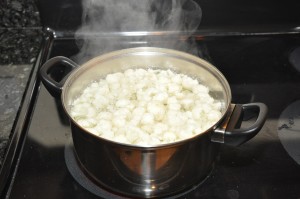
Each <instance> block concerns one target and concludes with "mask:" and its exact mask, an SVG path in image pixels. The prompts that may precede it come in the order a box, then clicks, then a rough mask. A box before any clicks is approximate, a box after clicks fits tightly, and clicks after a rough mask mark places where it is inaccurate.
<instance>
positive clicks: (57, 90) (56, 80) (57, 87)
mask: <svg viewBox="0 0 300 199" xmlns="http://www.w3.org/2000/svg"><path fill="white" fill-rule="evenodd" d="M76 67H78V65H77V64H76V63H75V62H73V61H72V60H70V59H69V58H66V57H63V56H57V57H53V58H51V59H49V60H48V61H47V62H46V63H44V64H43V65H42V67H41V69H40V77H41V79H42V82H43V84H44V85H45V87H46V88H47V90H48V91H49V93H50V94H51V95H52V96H53V97H55V98H59V97H60V95H61V92H62V88H63V85H64V83H65V81H66V80H67V78H68V76H69V74H70V72H71V71H72V70H73V69H74V68H76Z"/></svg>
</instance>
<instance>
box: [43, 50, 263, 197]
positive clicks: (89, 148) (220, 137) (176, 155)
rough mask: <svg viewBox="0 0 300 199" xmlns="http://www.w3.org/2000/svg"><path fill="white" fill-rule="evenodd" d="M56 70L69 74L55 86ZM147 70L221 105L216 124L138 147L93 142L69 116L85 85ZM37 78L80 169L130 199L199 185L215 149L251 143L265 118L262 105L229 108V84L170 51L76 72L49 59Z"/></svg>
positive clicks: (121, 55)
mask: <svg viewBox="0 0 300 199" xmlns="http://www.w3.org/2000/svg"><path fill="white" fill-rule="evenodd" d="M57 67H66V68H69V69H70V71H71V72H70V73H68V74H67V75H66V76H65V77H64V78H63V79H62V80H61V81H57V80H56V79H55V78H53V71H54V70H53V69H54V68H57ZM152 67H154V68H160V69H171V70H173V71H176V72H179V73H184V74H187V75H189V76H192V77H195V78H197V79H198V80H199V81H200V82H201V83H202V84H204V85H206V86H207V87H209V89H210V94H211V95H212V96H213V97H214V98H215V99H216V100H219V101H220V102H221V103H222V110H221V112H222V118H220V120H219V121H217V122H216V123H215V124H214V125H212V126H211V127H210V128H209V129H208V130H207V131H205V132H199V135H197V136H195V137H192V138H190V139H186V140H183V141H179V142H174V143H169V144H164V145H158V146H154V147H141V146H133V145H127V144H122V143H117V142H113V141H110V140H106V139H103V138H101V137H97V136H95V135H94V134H92V133H90V132H88V131H87V130H85V129H83V128H82V127H81V126H80V125H79V124H77V123H76V121H75V120H73V119H72V117H71V116H70V104H71V101H72V100H73V99H74V98H75V97H76V96H78V95H79V94H80V92H81V91H82V90H83V89H84V88H85V87H86V86H87V85H88V84H89V83H90V82H92V81H94V80H99V78H103V77H105V76H106V75H107V74H109V73H112V72H120V71H124V70H126V69H128V68H152ZM73 69H74V70H73ZM40 74H41V78H42V81H43V83H44V85H45V86H46V88H47V89H48V90H49V92H50V93H51V94H52V95H53V96H54V97H61V103H62V104H63V107H64V109H65V112H66V114H67V115H68V116H69V118H70V121H71V129H72V138H73V143H74V150H75V153H76V154H77V159H78V161H79V163H80V165H81V166H82V169H83V170H84V171H85V172H86V174H87V175H88V176H89V177H91V178H92V179H93V180H94V181H95V182H97V183H99V185H100V186H102V187H104V188H107V189H109V190H111V191H113V192H117V193H118V194H121V195H126V196H130V197H142V198H151V197H164V196H168V195H173V194H177V193H179V192H182V191H184V190H186V189H189V188H191V187H192V186H194V185H196V184H199V183H200V182H202V181H203V180H204V179H206V177H207V176H208V175H209V173H210V171H211V170H212V168H213V165H214V162H215V158H216V156H217V154H218V152H219V146H220V143H225V144H230V145H235V146H237V145H240V144H242V143H244V142H246V141H247V140H249V139H251V138H252V137H253V136H255V135H256V134H257V133H258V132H259V130H260V129H261V128H262V126H263V124H264V122H265V119H266V114H267V107H266V106H265V105H264V104H263V103H251V104H242V105H241V104H232V103H231V90H230V87H229V84H228V82H227V80H226V79H225V77H224V76H223V75H222V74H221V72H220V71H218V70H217V69H216V68H215V67H214V66H212V65H211V64H210V63H208V62H206V61H204V60H202V59H200V58H198V57H195V56H193V55H190V54H186V53H184V52H179V51H175V50H170V49H162V48H152V47H142V48H132V49H124V50H120V51H115V52H111V53H108V54H105V55H101V56H99V57H96V58H94V59H92V60H90V61H88V62H87V63H85V64H83V65H82V66H78V65H77V64H76V63H74V62H73V61H71V60H69V59H68V58H65V57H55V58H52V59H50V60H48V61H47V62H46V63H45V64H44V65H43V66H42V68H41V70H40ZM249 110H251V111H256V112H257V115H258V116H257V119H256V121H255V122H254V123H253V124H252V125H251V126H250V127H247V128H240V127H239V125H240V123H241V121H242V118H243V116H242V115H243V113H244V112H245V111H249Z"/></svg>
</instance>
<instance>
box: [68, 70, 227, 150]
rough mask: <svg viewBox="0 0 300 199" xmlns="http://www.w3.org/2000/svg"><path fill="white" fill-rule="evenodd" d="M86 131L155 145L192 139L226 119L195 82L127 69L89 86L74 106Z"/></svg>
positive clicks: (74, 114)
mask: <svg viewBox="0 0 300 199" xmlns="http://www.w3.org/2000/svg"><path fill="white" fill-rule="evenodd" d="M70 114H71V116H72V118H73V119H74V120H75V121H76V122H77V123H78V124H79V125H80V126H82V127H83V128H85V129H86V130H87V131H89V132H91V133H93V134H95V135H97V136H100V137H102V138H105V139H109V140H112V141H115V142H121V143H126V144H132V145H139V146H156V145H160V144H166V143H171V142H176V141H180V140H184V139H187V138H191V137H193V136H195V135H196V134H199V133H201V132H203V131H205V130H207V129H208V128H209V127H211V126H212V125H214V124H215V123H216V122H217V121H218V120H219V119H220V118H221V116H222V114H221V103H220V102H218V101H216V100H214V99H213V98H212V97H211V96H210V95H209V89H208V88H207V87H205V86H203V85H201V84H200V83H199V82H198V81H197V80H196V79H193V78H191V77H189V76H187V75H184V74H178V73H175V72H173V71H171V70H161V69H127V70H126V71H124V72H122V73H121V72H118V73H113V74H109V75H107V76H106V78H103V79H100V80H99V81H97V82H93V83H91V84H90V85H89V86H87V87H86V88H85V89H84V90H83V92H82V94H81V95H80V96H79V97H78V98H76V99H75V100H74V101H73V103H72V104H71V112H70Z"/></svg>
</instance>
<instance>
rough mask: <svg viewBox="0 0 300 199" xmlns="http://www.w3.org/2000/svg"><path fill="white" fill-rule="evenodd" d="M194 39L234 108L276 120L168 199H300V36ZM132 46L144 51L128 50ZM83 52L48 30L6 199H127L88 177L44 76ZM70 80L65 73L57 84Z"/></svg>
mask: <svg viewBox="0 0 300 199" xmlns="http://www.w3.org/2000/svg"><path fill="white" fill-rule="evenodd" d="M191 37H193V38H194V40H195V41H196V44H197V46H198V48H197V49H198V50H197V52H194V54H196V55H197V56H199V57H202V58H204V59H206V60H208V61H209V62H211V63H212V64H214V65H215V66H216V67H217V68H218V69H219V70H220V71H221V72H222V73H223V74H224V75H225V77H226V78H227V80H228V82H229V84H230V86H231V89H232V95H233V99H232V102H233V103H242V104H243V103H250V102H263V103H265V104H266V105H267V106H268V108H269V113H268V117H267V120H266V123H265V125H264V127H263V128H262V130H261V131H260V132H259V133H258V135H257V136H255V137H254V138H253V139H251V140H250V141H248V142H247V143H245V144H243V145H241V146H239V147H232V146H227V145H222V147H221V150H220V154H219V155H218V158H217V161H216V165H215V167H214V169H213V171H212V172H211V173H210V174H209V175H208V177H207V179H206V180H205V181H204V182H203V183H199V184H196V185H195V186H193V187H192V188H190V189H189V190H186V191H185V192H183V193H180V194H178V195H175V196H170V197H168V198H191V199H193V198H229V199H238V198H265V199H267V198H272V199H274V198H300V190H299V187H300V165H299V164H300V160H299V159H300V158H299V157H300V71H299V68H300V50H299V47H300V33H298V32H277V33H276V34H274V33H260V34H239V35H236V34H227V35H226V34H224V35H214V34H203V33H200V32H195V33H194V34H193V35H192V36H191ZM180 38H181V37H179V40H180ZM132 45H136V44H128V47H131V46H132ZM78 52H79V48H78V47H77V42H76V40H75V39H74V37H73V36H72V35H68V34H59V33H57V32H55V31H51V30H50V29H47V30H45V36H44V42H43V45H42V47H41V51H40V53H39V55H38V58H37V62H36V64H35V66H34V69H33V72H32V75H31V79H30V83H29V85H28V88H27V91H26V95H25V98H24V101H23V103H22V104H23V105H22V109H21V110H20V113H19V118H18V121H17V122H16V124H15V125H16V128H15V132H14V134H13V137H12V139H11V144H10V148H9V150H8V154H7V158H6V162H5V164H4V169H2V172H1V175H0V177H1V183H0V184H1V193H2V197H4V198H9V199H17V198H18V199H19V198H31V199H35V198H44V199H45V198H56V199H60V198H74V199H75V198H89V199H93V198H95V199H96V198H120V199H121V198H125V197H123V196H119V195H117V194H115V193H112V192H110V191H109V190H106V189H105V188H102V187H101V186H99V185H97V184H95V183H94V182H93V181H91V180H90V179H89V178H88V177H87V176H86V175H85V173H84V172H82V171H81V169H80V167H79V166H78V165H77V162H76V158H75V156H74V153H73V149H72V147H73V146H72V138H71V130H70V127H69V121H68V119H67V118H66V116H65V115H64V112H63V109H62V106H61V102H60V100H57V99H54V98H53V97H52V96H51V95H50V94H49V93H48V91H47V90H46V89H45V87H44V86H43V85H42V84H41V82H40V79H39V76H38V70H39V68H40V67H41V65H42V64H43V63H44V62H45V61H46V60H48V59H49V58H51V57H54V56H66V57H70V58H74V57H76V56H75V55H76V54H78ZM63 73H65V71H63V70H58V71H57V73H56V74H57V77H58V78H59V77H60V76H61V75H62V74H63ZM99 169H101V168H99Z"/></svg>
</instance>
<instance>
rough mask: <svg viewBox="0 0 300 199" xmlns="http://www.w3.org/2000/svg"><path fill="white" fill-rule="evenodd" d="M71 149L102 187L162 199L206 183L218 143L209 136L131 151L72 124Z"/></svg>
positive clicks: (129, 147)
mask: <svg viewBox="0 0 300 199" xmlns="http://www.w3.org/2000/svg"><path fill="white" fill-rule="evenodd" d="M71 127H72V137H73V143H74V149H75V152H76V154H77V158H78V160H79V163H80V164H81V166H82V169H84V170H85V172H86V173H87V174H88V176H89V177H91V178H92V179H93V180H94V181H96V182H97V183H99V184H100V185H101V186H103V187H105V188H107V189H109V190H112V191H114V192H117V193H118V194H123V195H126V196H130V197H135V198H136V197H143V198H151V197H158V198H161V197H164V196H168V195H174V194H177V193H179V192H183V191H184V190H186V189H189V188H191V187H192V186H195V185H197V184H199V183H201V182H202V181H203V180H205V179H206V177H207V176H208V174H209V173H210V171H211V170H212V168H213V165H214V161H215V158H216V156H217V154H218V151H219V146H220V144H219V143H215V142H211V141H210V139H211V132H207V133H205V134H201V135H200V136H198V137H197V138H196V139H190V140H187V141H185V142H179V143H176V144H172V145H166V146H163V147H153V148H151V147H150V148H149V147H147V148H145V147H133V146H127V145H122V144H118V143H112V142H107V141H106V140H102V139H95V137H94V136H93V135H91V134H89V133H87V132H85V131H84V130H83V129H81V128H79V127H78V126H77V125H76V124H74V123H72V125H71Z"/></svg>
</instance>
